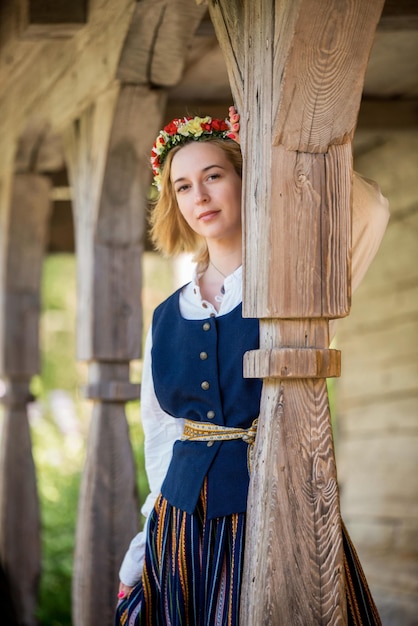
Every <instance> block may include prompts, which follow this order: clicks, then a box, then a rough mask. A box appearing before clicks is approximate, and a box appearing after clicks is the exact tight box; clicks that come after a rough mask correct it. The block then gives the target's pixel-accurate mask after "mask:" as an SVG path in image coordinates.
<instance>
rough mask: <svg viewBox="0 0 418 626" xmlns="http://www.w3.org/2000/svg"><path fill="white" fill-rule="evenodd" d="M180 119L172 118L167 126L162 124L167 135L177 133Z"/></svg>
mask: <svg viewBox="0 0 418 626" xmlns="http://www.w3.org/2000/svg"><path fill="white" fill-rule="evenodd" d="M181 121H182V120H172V121H171V122H170V123H169V124H167V126H164V130H165V132H166V133H168V134H169V135H175V134H176V133H177V126H178V123H179V122H181Z"/></svg>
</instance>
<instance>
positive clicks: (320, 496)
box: [212, 0, 383, 626]
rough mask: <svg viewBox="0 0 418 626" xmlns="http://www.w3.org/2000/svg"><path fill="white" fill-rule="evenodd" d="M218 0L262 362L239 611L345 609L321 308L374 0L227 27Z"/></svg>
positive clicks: (272, 3) (267, 5)
mask: <svg viewBox="0 0 418 626" xmlns="http://www.w3.org/2000/svg"><path fill="white" fill-rule="evenodd" d="M228 4H229V3H227V2H222V1H220V2H217V3H216V5H217V9H216V10H217V16H218V17H219V20H218V21H219V22H222V21H223V26H222V25H220V24H218V22H217V21H216V20H213V21H214V26H215V30H216V32H217V35H218V37H219V38H222V37H223V39H224V47H225V48H226V52H225V58H226V62H227V64H228V66H229V72H230V75H231V74H232V72H233V71H235V65H238V66H239V67H240V68H242V71H243V81H242V86H241V84H240V83H239V82H238V81H235V82H232V81H231V87H232V90H233V96H234V101H235V102H239V103H242V111H241V128H242V132H241V145H242V149H243V154H244V179H243V199H244V214H243V223H244V296H243V310H244V315H246V316H248V317H258V318H260V353H259V354H258V355H256V354H254V353H252V354H250V355H248V356H247V357H246V359H247V363H246V365H247V368H248V369H247V373H250V374H251V376H257V375H259V376H261V377H264V383H263V394H262V401H261V407H260V417H259V430H258V434H257V444H256V445H257V449H256V461H255V466H254V470H253V474H252V477H251V485H250V493H249V499H248V519H247V522H248V526H247V529H248V530H247V538H246V553H245V566H244V577H243V584H242V595H241V613H240V622H241V623H242V624H243V625H244V626H253V625H254V624H257V626H258V625H264V624H265V625H283V626H288V624H303V625H305V624H312V625H313V624H315V625H321V626H324V625H325V624H327V625H329V626H331V625H333V626H334V625H335V624H346V621H347V614H346V602H345V589H344V583H345V580H344V571H343V554H342V537H341V526H340V512H339V498H338V488H337V478H336V468H335V460H334V450H333V444H332V431H331V425H330V415H329V408H328V399H327V389H326V381H325V376H326V375H327V374H328V373H330V372H331V371H332V373H334V374H338V371H339V367H338V366H337V360H338V359H337V360H336V361H335V362H333V363H332V365H331V357H330V353H329V352H328V351H327V348H328V341H329V330H328V319H329V318H333V317H342V316H345V315H347V314H348V311H349V306H350V296H351V289H350V278H351V277H350V257H351V251H350V245H351V240H350V233H351V195H352V194H351V187H352V180H351V176H352V174H351V167H352V163H351V146H350V141H351V138H352V134H353V129H354V127H355V123H356V119H357V114H358V109H359V103H360V98H361V90H362V85H363V80H364V73H365V70H366V66H367V60H368V55H369V52H370V48H371V45H372V41H373V36H374V30H375V28H376V24H377V22H378V19H379V16H380V12H381V10H382V6H383V2H382V1H381V0H376V1H374V2H369V3H367V7H365V5H364V3H361V2H360V1H359V0H355V1H354V2H351V1H349V0H347V1H344V2H339V1H336V0H329V1H327V2H325V3H319V2H316V1H315V2H313V3H312V2H306V1H305V0H299V1H296V2H294V1H293V2H291V1H290V0H288V1H281V2H279V1H276V0H264V1H263V2H257V3H255V2H254V3H250V2H248V3H243V5H240V6H242V7H243V12H244V22H243V24H242V23H241V24H239V25H238V31H237V30H234V32H233V34H232V32H230V24H229V21H228V20H227V19H223V18H222V16H223V15H228V11H229V8H228V7H227V5H228ZM235 6H236V5H235V4H234V7H235ZM212 11H213V9H212ZM240 26H241V27H240ZM225 32H227V34H228V36H227V37H225V35H224V33H225ZM228 37H229V38H230V40H229V41H228ZM240 38H241V40H243V41H245V45H244V48H243V49H242V54H243V56H244V62H242V59H241V60H240V62H239V63H236V62H235V60H234V42H235V41H237V40H239V39H240ZM260 68H262V71H261V69H260ZM237 92H239V93H237ZM319 355H321V358H322V357H323V356H324V355H327V358H328V357H329V358H330V361H329V363H328V364H327V365H325V366H324V368H323V369H322V365H324V364H323V363H322V364H321V363H320V361H321V358H319V359H317V357H318V356H319ZM335 356H336V355H335ZM320 373H322V374H323V377H322V378H315V376H317V375H318V374H320ZM293 376H295V377H296V378H293ZM288 378H290V380H289V379H288Z"/></svg>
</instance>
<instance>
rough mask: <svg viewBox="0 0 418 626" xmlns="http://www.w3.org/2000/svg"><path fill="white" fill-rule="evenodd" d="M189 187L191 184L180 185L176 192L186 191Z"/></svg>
mask: <svg viewBox="0 0 418 626" xmlns="http://www.w3.org/2000/svg"><path fill="white" fill-rule="evenodd" d="M188 188H189V185H180V187H177V189H176V193H181V192H182V191H185V190H186V189H188Z"/></svg>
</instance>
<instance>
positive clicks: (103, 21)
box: [0, 0, 136, 171]
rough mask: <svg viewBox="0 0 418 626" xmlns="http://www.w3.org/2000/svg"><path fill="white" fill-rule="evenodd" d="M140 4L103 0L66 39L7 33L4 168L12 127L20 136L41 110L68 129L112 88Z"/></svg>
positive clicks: (0, 125)
mask: <svg viewBox="0 0 418 626" xmlns="http://www.w3.org/2000/svg"><path fill="white" fill-rule="evenodd" d="M9 4H10V3H9ZM135 6H136V2H135V1H134V0H118V1H115V0H97V1H96V2H94V3H92V5H91V7H90V11H89V21H88V24H87V26H86V27H85V28H82V29H81V30H80V31H79V32H78V33H77V34H76V35H75V36H74V37H72V38H71V39H68V40H64V41H53V40H51V41H40V42H30V41H16V37H17V34H16V33H14V35H10V37H9V36H8V33H6V34H5V38H6V41H5V42H4V45H3V47H2V49H1V53H2V56H1V60H2V63H0V84H1V85H2V89H1V92H0V107H1V110H2V115H1V116H0V146H1V147H0V171H3V157H4V154H5V151H4V147H3V146H4V144H5V142H6V141H8V140H10V137H11V129H13V136H12V139H13V140H15V139H16V137H18V136H19V135H20V133H21V132H22V131H23V129H24V128H25V126H26V124H27V122H28V120H29V119H30V118H31V117H33V116H34V115H36V117H37V118H38V119H41V120H46V121H48V123H50V124H51V126H52V127H53V128H54V129H58V130H62V129H63V128H65V127H66V126H67V125H68V124H69V123H70V121H71V120H73V119H75V118H76V117H78V116H79V115H81V112H82V111H84V110H85V109H86V107H87V106H88V105H89V103H91V102H94V101H95V100H96V99H97V97H98V95H99V94H100V93H102V92H103V91H104V90H106V89H107V88H108V86H109V84H110V83H112V81H113V80H114V77H115V73H116V70H117V66H118V62H119V57H120V52H121V48H122V45H123V41H124V38H125V36H126V33H127V30H128V27H129V24H130V19H131V16H132V13H133V10H134V8H135ZM0 22H1V20H0ZM2 32H3V31H1V32H0V35H1V34H2ZM0 41H1V40H0ZM98 63H99V64H100V65H99V66H98ZM99 67H100V69H98V68H99ZM17 68H19V72H18V75H19V80H16V71H17ZM6 94H7V97H6Z"/></svg>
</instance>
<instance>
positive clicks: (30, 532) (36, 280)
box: [0, 174, 51, 625]
mask: <svg viewBox="0 0 418 626" xmlns="http://www.w3.org/2000/svg"><path fill="white" fill-rule="evenodd" d="M49 196H50V182H49V179H47V178H45V177H42V176H38V175H35V174H18V175H16V176H14V178H13V184H12V190H11V201H10V206H9V207H7V199H4V200H5V204H3V206H2V212H3V220H2V226H3V227H4V228H5V230H4V231H3V233H2V285H1V296H2V297H1V307H0V308H1V311H0V320H1V324H0V346H1V349H0V375H1V376H2V377H3V378H4V379H5V381H6V395H5V397H4V399H3V401H4V404H5V411H4V422H3V432H2V438H1V451H0V556H1V561H2V565H3V567H4V570H5V572H6V575H7V576H8V578H9V582H10V586H11V589H12V595H13V602H14V604H15V609H16V613H17V617H18V621H19V624H24V625H32V624H33V625H34V624H36V620H35V609H36V602H37V591H38V581H39V576H40V568H41V563H40V558H41V528H40V516H39V505H38V496H37V489H36V474H35V466H34V462H33V457H32V446H31V437H30V431H29V424H28V419H27V413H26V408H27V403H28V401H29V400H30V390H29V384H30V380H31V377H32V376H33V375H34V374H37V373H39V370H40V359H39V332H38V324H39V314H40V282H41V272H42V261H43V256H44V250H45V243H46V233H47V224H48V218H49V213H50V208H51V206H50V200H49ZM6 212H8V216H7V218H6V216H5V213H6Z"/></svg>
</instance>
